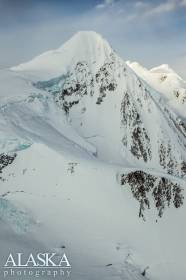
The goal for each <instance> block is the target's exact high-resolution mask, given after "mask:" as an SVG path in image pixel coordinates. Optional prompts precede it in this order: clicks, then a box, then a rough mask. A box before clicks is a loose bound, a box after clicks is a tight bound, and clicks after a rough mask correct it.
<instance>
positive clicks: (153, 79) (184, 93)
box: [126, 61, 186, 118]
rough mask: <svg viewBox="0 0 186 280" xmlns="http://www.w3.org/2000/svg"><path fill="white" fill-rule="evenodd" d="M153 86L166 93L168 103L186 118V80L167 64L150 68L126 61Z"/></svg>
mask: <svg viewBox="0 0 186 280" xmlns="http://www.w3.org/2000/svg"><path fill="white" fill-rule="evenodd" d="M126 63H127V64H128V65H129V66H130V67H131V68H132V69H133V70H134V71H135V72H136V74H137V75H138V76H139V77H141V78H142V79H144V80H145V81H146V82H147V83H148V84H149V85H151V87H152V88H154V89H156V90H157V91H159V92H161V93H163V94H164V96H165V97H166V99H167V102H168V104H169V105H170V106H171V107H172V108H173V109H175V110H176V112H177V113H178V114H180V115H181V116H182V117H184V118H186V82H185V81H184V80H183V79H182V78H181V77H180V76H179V75H178V74H177V73H176V72H175V71H174V70H173V69H172V68H170V66H169V65H167V64H162V65H160V66H158V67H154V68H152V69H150V70H148V69H146V68H145V67H143V66H141V65H140V64H139V63H138V62H130V61H127V62H126Z"/></svg>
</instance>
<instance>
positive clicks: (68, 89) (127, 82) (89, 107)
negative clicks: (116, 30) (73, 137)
mask: <svg viewBox="0 0 186 280" xmlns="http://www.w3.org/2000/svg"><path fill="white" fill-rule="evenodd" d="M85 38H86V39H85ZM80 42H81V43H82V46H81V45H80ZM74 45H75V46H78V49H80V50H82V49H83V53H82V54H81V53H80V56H78V53H76V50H74ZM67 46H68V48H67ZM67 49H68V51H67ZM84 49H86V51H85V50H84ZM73 51H74V52H75V54H74V52H73ZM58 52H59V60H60V59H61V61H63V58H64V60H65V63H66V61H68V64H66V65H65V69H63V70H62V73H63V74H62V75H61V76H58V77H57V79H56V78H54V79H50V80H48V81H44V82H42V81H39V82H37V83H35V86H36V87H38V88H39V89H45V90H47V91H48V92H50V93H52V94H53V95H54V100H55V102H56V103H57V105H58V107H59V108H61V110H63V111H64V112H65V114H66V116H67V118H68V122H69V123H70V124H71V126H72V127H73V128H74V129H75V130H76V131H77V132H78V134H79V135H81V136H82V137H83V138H85V139H87V141H88V142H90V143H91V144H93V145H94V146H95V147H96V149H97V156H98V157H99V158H101V159H103V160H114V161H115V162H117V163H121V164H125V163H126V162H128V163H129V164H130V165H132V166H135V167H136V166H141V167H142V166H143V167H145V166H146V167H147V166H148V168H150V169H155V170H156V171H160V172H165V173H168V174H172V175H176V176H180V177H185V176H186V155H185V147H186V146H185V145H186V140H185V136H186V124H185V122H184V120H182V119H181V118H180V117H179V115H177V113H176V111H174V110H173V109H172V108H171V106H169V104H168V103H167V102H166V99H165V98H164V96H163V95H162V94H161V93H159V92H157V91H155V90H154V89H152V88H150V86H149V85H147V84H146V83H145V82H144V81H143V80H141V79H140V78H139V77H138V76H137V75H135V74H134V73H133V71H131V69H130V68H129V67H128V66H127V64H126V63H125V62H124V61H123V60H122V59H121V58H119V57H118V56H117V54H116V53H114V51H113V50H112V49H111V48H110V47H109V46H108V44H107V43H106V42H105V41H104V40H102V38H101V37H100V36H99V35H96V34H94V33H93V34H88V35H87V34H86V33H79V34H77V35H76V36H75V37H74V38H73V39H72V40H71V41H69V42H68V43H67V44H65V45H64V47H62V48H60V49H59V50H58V51H57V53H58ZM72 53H73V56H72ZM46 55H47V54H46ZM46 55H43V56H40V57H38V58H36V59H34V60H33V61H31V62H30V63H26V64H25V65H21V66H18V67H17V69H18V70H20V71H22V70H25V71H28V72H29V71H30V69H31V70H32V71H33V70H34V69H36V70H38V68H39V66H40V65H41V68H42V69H43V59H45V56H46ZM75 55H76V56H75ZM50 56H51V53H50V54H49V58H50V59H51V57H50ZM55 56H56V53H55ZM69 57H70V58H69ZM49 58H48V60H47V59H46V61H45V63H46V69H47V68H49V66H48V65H50V59H49ZM34 65H35V66H34ZM34 67H35V68H34ZM154 72H155V70H154ZM156 72H158V70H156ZM47 75H48V74H47ZM51 75H53V72H52V74H51ZM108 122H109V124H110V125H109V126H108V125H107V123H108ZM107 139H109V141H108V140H107Z"/></svg>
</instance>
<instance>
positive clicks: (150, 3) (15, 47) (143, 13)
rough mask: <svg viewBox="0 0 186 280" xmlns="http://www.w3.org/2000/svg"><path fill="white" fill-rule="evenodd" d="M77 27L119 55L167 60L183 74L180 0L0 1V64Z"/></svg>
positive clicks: (185, 39) (60, 39)
mask: <svg viewBox="0 0 186 280" xmlns="http://www.w3.org/2000/svg"><path fill="white" fill-rule="evenodd" d="M79 30H94V31H97V32H99V33H101V34H102V35H103V37H105V38H106V39H107V40H108V41H109V43H110V44H111V45H112V47H113V48H114V49H115V50H116V51H117V52H118V53H119V54H120V56H122V57H123V58H124V59H125V60H131V61H138V62H140V63H141V64H142V65H144V66H146V67H148V68H149V67H153V66H156V65H159V64H162V63H168V64H170V66H171V67H172V68H174V69H175V70H176V71H177V72H178V73H179V74H180V75H181V76H182V77H184V78H185V79H186V0H82V1H78V0H68V1H65V0H0V66H3V65H4V66H11V65H16V64H19V63H21V62H24V61H27V60H29V59H31V58H32V57H34V56H36V55H38V54H40V53H42V52H44V51H46V50H49V49H54V48H57V47H59V46H60V45H62V44H63V43H64V42H65V41H66V40H67V39H69V37H71V36H72V35H73V34H74V33H75V32H77V31H79Z"/></svg>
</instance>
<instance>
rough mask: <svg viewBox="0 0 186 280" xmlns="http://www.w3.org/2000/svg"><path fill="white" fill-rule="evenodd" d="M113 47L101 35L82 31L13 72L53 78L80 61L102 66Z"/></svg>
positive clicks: (17, 67) (19, 66)
mask: <svg viewBox="0 0 186 280" xmlns="http://www.w3.org/2000/svg"><path fill="white" fill-rule="evenodd" d="M111 51H112V50H111V47H110V46H109V44H108V43H107V41H105V40H104V39H103V38H102V36H101V35H99V34H98V33H96V32H93V31H80V32H78V33H76V34H75V35H74V36H73V37H72V38H71V39H70V40H68V41H67V42H66V43H64V44H63V45H62V46H61V47H60V48H58V49H56V50H50V51H47V52H45V53H43V54H41V55H39V56H37V57H35V58H34V59H33V60H31V61H29V62H27V63H23V64H20V65H18V66H16V67H13V68H12V70H16V71H25V72H28V73H30V74H32V73H33V74H34V75H36V73H37V75H38V77H37V78H43V79H46V78H52V77H55V76H58V75H61V74H64V73H65V72H66V71H68V67H69V65H72V64H75V63H77V62H78V61H87V62H88V63H89V64H90V65H91V64H93V63H94V62H95V61H97V63H98V64H99V66H100V67H101V65H102V64H103V63H104V61H105V59H106V58H107V57H109V55H110V53H111Z"/></svg>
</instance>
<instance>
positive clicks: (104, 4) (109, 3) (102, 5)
mask: <svg viewBox="0 0 186 280" xmlns="http://www.w3.org/2000/svg"><path fill="white" fill-rule="evenodd" d="M114 2H115V0H104V1H103V2H102V3H100V4H98V5H97V6H96V8H97V9H103V8H106V7H109V6H112V5H113V4H114Z"/></svg>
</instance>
